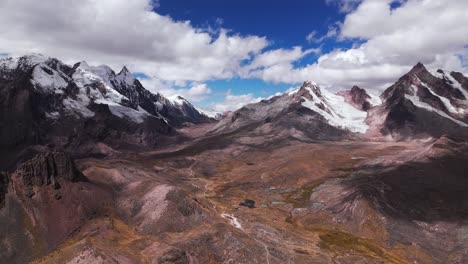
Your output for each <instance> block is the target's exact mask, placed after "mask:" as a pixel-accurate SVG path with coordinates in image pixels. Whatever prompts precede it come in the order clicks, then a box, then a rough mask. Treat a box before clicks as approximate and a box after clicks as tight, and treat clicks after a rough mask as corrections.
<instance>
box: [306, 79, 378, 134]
mask: <svg viewBox="0 0 468 264" xmlns="http://www.w3.org/2000/svg"><path fill="white" fill-rule="evenodd" d="M307 90H308V91H309V93H310V94H311V95H312V97H313V100H312V101H311V100H309V99H307V98H305V97H303V99H304V100H305V101H304V102H303V103H302V105H303V106H304V107H307V108H309V109H311V110H312V111H315V112H317V113H319V114H320V115H322V116H323V117H324V118H325V119H326V120H327V121H328V122H329V124H330V125H332V126H335V127H340V128H344V129H348V130H349V131H351V132H354V133H366V131H367V129H369V126H368V125H367V124H366V123H365V119H366V117H367V113H366V112H364V111H360V110H358V109H356V108H354V107H353V106H352V105H350V104H348V103H346V102H345V99H344V97H342V96H339V95H335V94H333V93H330V92H328V91H327V90H325V89H321V94H322V98H319V97H318V96H317V95H316V94H315V93H314V92H313V91H312V89H311V88H307ZM322 99H323V100H322ZM320 103H323V104H324V105H325V106H326V107H327V108H328V109H329V110H330V111H331V114H330V113H328V112H327V111H324V110H322V109H320V108H319V107H318V106H317V105H316V104H320Z"/></svg>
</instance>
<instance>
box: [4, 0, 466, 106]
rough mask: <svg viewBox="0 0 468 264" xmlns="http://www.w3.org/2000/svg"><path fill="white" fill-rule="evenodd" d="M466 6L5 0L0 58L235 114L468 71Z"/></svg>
mask: <svg viewBox="0 0 468 264" xmlns="http://www.w3.org/2000/svg"><path fill="white" fill-rule="evenodd" d="M466 25H468V1H460V0H445V1H434V0H289V1H260V0H250V1H248V0H235V1H234V0H223V1H220V0H196V1H194V0H131V1H130V0H99V1H95V0H80V1H67V2H66V3H65V2H64V1H63V0H47V1H40V3H39V2H38V1H37V0H15V1H0V32H2V34H0V56H2V55H5V54H8V55H11V56H21V55H24V54H26V53H31V52H37V53H43V54H45V55H48V56H51V57H56V58H58V59H60V60H62V61H64V62H65V63H68V64H71V65H73V64H74V63H75V62H77V61H83V60H85V61H87V62H88V64H89V65H100V64H106V65H109V66H110V67H112V68H113V69H114V70H115V71H117V72H118V71H119V70H120V69H121V68H122V67H123V66H127V67H128V68H129V69H130V70H131V71H132V72H134V73H135V75H136V76H137V77H138V78H140V80H141V82H142V83H143V85H144V86H145V87H146V88H147V89H149V90H150V91H152V92H155V93H156V92H159V93H162V94H164V95H166V96H168V97H171V96H176V95H182V96H184V97H186V98H187V99H189V100H190V101H192V102H193V103H195V104H198V105H204V106H207V107H210V108H213V109H215V110H218V111H226V110H235V109H237V108H239V107H241V106H242V105H243V104H247V103H252V102H255V101H258V100H260V99H262V98H265V97H268V96H270V95H273V94H276V93H278V92H284V91H285V90H287V89H289V88H291V87H294V86H297V85H298V84H300V83H302V82H303V81H306V80H310V81H314V82H316V83H317V84H319V85H320V86H321V88H322V89H329V90H331V91H338V90H343V89H349V88H350V87H352V86H353V85H359V86H361V87H363V88H366V89H368V90H369V91H370V92H371V93H374V94H380V93H381V92H382V90H384V89H385V88H387V87H388V86H389V85H391V84H392V83H394V82H395V81H396V80H397V79H398V78H399V77H400V76H402V75H403V74H405V73H406V72H408V71H409V70H410V69H411V68H412V67H413V66H414V65H415V64H416V63H418V62H422V63H424V64H425V65H426V67H427V68H429V69H433V70H434V69H438V68H443V69H446V70H456V71H461V72H463V73H467V72H468V68H467V65H468V63H467V62H468V27H467V26H466Z"/></svg>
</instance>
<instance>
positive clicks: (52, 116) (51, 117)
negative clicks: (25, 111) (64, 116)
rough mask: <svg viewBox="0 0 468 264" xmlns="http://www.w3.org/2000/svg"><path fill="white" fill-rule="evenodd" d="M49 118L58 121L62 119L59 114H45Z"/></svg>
mask: <svg viewBox="0 0 468 264" xmlns="http://www.w3.org/2000/svg"><path fill="white" fill-rule="evenodd" d="M45 115H46V117H47V118H49V119H54V120H57V119H59V117H60V113H59V112H50V113H46V114H45Z"/></svg>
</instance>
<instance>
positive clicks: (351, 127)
mask: <svg viewBox="0 0 468 264" xmlns="http://www.w3.org/2000/svg"><path fill="white" fill-rule="evenodd" d="M245 127H249V128H251V129H253V130H254V131H256V132H257V133H263V132H266V133H268V134H272V133H276V134H280V133H284V131H289V132H290V133H291V134H293V135H295V136H303V135H306V136H307V137H309V138H314V139H322V138H324V139H335V138H337V137H339V138H340V137H343V136H345V137H361V138H362V137H365V138H373V139H378V138H380V139H382V138H387V139H402V138H417V137H425V136H441V135H450V136H459V137H468V79H467V78H466V77H464V76H463V74H461V73H457V72H450V73H449V72H446V71H443V70H438V71H436V72H433V73H430V72H429V71H428V70H427V69H426V68H425V67H424V65H422V64H417V65H416V66H415V67H414V68H413V69H412V70H411V71H410V72H409V73H407V74H406V75H404V76H403V77H402V78H400V79H399V80H398V81H397V82H396V83H395V84H394V85H392V86H391V87H389V88H388V89H387V90H385V91H384V92H383V93H382V95H381V96H375V95H372V94H371V93H368V92H367V91H366V90H364V89H362V88H360V87H357V86H354V87H353V88H352V89H351V90H347V91H340V92H338V93H331V92H329V91H327V90H326V89H322V88H320V87H319V86H318V85H316V84H314V83H312V82H305V83H304V84H303V85H302V87H300V88H298V89H296V90H293V91H291V92H288V93H285V94H282V95H279V96H275V97H273V98H270V99H268V100H264V101H261V102H259V103H255V104H250V105H247V106H245V107H243V108H242V109H240V110H238V111H236V112H234V113H233V114H232V115H231V117H230V118H228V119H224V120H222V121H221V122H220V123H219V124H218V125H217V126H216V128H215V129H214V130H213V132H214V133H224V132H226V131H233V130H236V129H243V128H245ZM280 131H282V132H280Z"/></svg>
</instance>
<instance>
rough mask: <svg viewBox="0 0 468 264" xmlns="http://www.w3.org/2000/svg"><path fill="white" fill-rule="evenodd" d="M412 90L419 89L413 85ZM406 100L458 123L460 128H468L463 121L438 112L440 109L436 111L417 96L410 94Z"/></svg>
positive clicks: (406, 96) (406, 95)
mask: <svg viewBox="0 0 468 264" xmlns="http://www.w3.org/2000/svg"><path fill="white" fill-rule="evenodd" d="M411 88H412V89H413V90H416V89H417V87H416V86H414V85H412V86H411ZM415 94H416V93H415ZM405 98H407V99H408V100H410V101H411V102H412V103H413V104H414V105H415V106H417V107H421V108H424V109H426V110H429V111H432V112H435V113H437V114H439V115H441V116H443V117H445V118H448V119H450V120H451V121H453V122H455V123H457V124H458V125H460V126H463V127H468V125H467V124H465V123H463V122H462V121H460V120H457V119H455V118H453V117H451V116H449V115H447V114H446V113H444V112H442V111H440V110H438V109H435V108H434V107H432V106H430V105H429V104H426V103H424V102H421V101H420V100H419V97H417V96H415V95H408V94H405Z"/></svg>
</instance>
